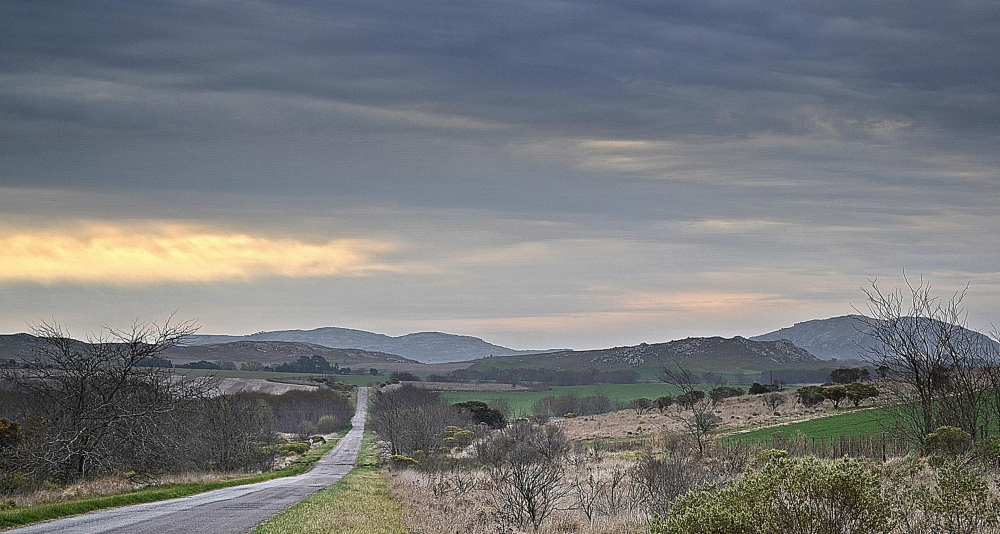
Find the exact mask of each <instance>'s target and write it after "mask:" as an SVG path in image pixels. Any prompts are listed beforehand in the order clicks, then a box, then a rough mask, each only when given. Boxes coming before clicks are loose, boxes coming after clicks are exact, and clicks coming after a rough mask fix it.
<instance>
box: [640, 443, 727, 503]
mask: <svg viewBox="0 0 1000 534" xmlns="http://www.w3.org/2000/svg"><path fill="white" fill-rule="evenodd" d="M630 476H631V479H632V483H633V485H634V486H635V487H636V488H637V489H638V490H639V499H640V501H641V504H642V508H643V511H644V512H645V513H646V514H647V515H649V516H652V515H654V514H664V513H666V511H667V509H668V508H670V503H671V502H672V501H673V500H674V499H676V498H677V496H679V495H681V494H683V493H686V492H688V491H689V490H692V489H694V488H696V487H698V486H700V485H702V484H704V483H705V482H706V481H708V478H709V474H708V471H706V470H705V468H704V467H703V466H702V465H701V464H700V463H699V462H698V461H697V460H695V459H693V458H691V457H689V456H687V455H683V454H662V455H652V454H649V453H646V454H642V455H640V456H639V459H638V460H637V461H636V463H635V465H633V466H632V470H631V473H630Z"/></svg>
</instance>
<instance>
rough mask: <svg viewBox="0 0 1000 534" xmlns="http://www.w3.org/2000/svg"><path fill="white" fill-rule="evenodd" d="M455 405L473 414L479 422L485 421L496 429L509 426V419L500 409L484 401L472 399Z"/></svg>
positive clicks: (485, 423) (484, 422)
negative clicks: (491, 406)
mask: <svg viewBox="0 0 1000 534" xmlns="http://www.w3.org/2000/svg"><path fill="white" fill-rule="evenodd" d="M453 406H454V407H456V408H458V409H459V410H463V411H465V412H466V413H468V414H469V415H471V416H472V418H473V419H474V420H475V421H476V422H477V423H483V424H484V425H486V426H488V427H490V428H494V429H495V428H503V427H505V426H507V419H506V418H505V417H504V416H503V414H502V413H500V411H499V410H495V409H493V408H490V407H489V405H488V404H486V403H485V402H483V401H477V400H471V401H465V402H459V403H456V404H453Z"/></svg>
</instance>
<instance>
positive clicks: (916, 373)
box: [861, 279, 1000, 442]
mask: <svg viewBox="0 0 1000 534" xmlns="http://www.w3.org/2000/svg"><path fill="white" fill-rule="evenodd" d="M863 289H864V291H865V295H866V296H867V299H868V311H869V316H868V317H862V318H861V321H862V324H863V331H864V333H866V334H867V335H868V336H870V337H871V338H872V340H873V341H874V343H873V344H872V347H871V348H870V349H868V350H867V352H866V354H864V355H863V357H864V359H865V360H866V363H868V364H870V365H871V366H872V367H874V368H875V369H876V370H877V371H878V373H877V374H878V376H879V382H880V383H879V388H878V389H879V391H881V392H882V396H883V397H885V398H886V400H887V401H888V402H887V404H888V406H889V409H891V410H892V411H893V412H895V414H896V416H897V417H896V419H897V420H898V421H900V422H901V425H900V427H901V430H902V431H903V432H904V433H905V434H906V435H907V436H908V437H910V438H911V439H913V440H914V441H916V442H922V440H923V438H924V437H925V436H927V435H928V434H930V433H931V432H933V431H934V430H935V429H936V428H938V427H940V426H943V425H951V426H956V427H959V428H962V429H964V430H966V431H967V432H969V433H970V434H972V435H973V436H976V435H980V434H982V433H983V432H982V431H981V430H982V429H984V428H985V427H987V426H988V425H987V423H988V418H989V416H990V411H989V402H990V398H991V390H992V389H994V387H995V386H996V385H1000V379H997V380H993V379H992V378H991V377H994V376H996V373H994V372H991V370H994V369H996V360H995V359H994V358H993V354H992V353H993V352H995V349H994V348H993V346H992V345H991V343H990V341H989V339H988V338H986V337H985V336H983V335H981V334H979V333H977V332H973V331H971V330H969V329H967V328H966V314H965V312H964V310H963V309H962V306H961V303H962V300H963V298H964V296H965V291H964V290H963V291H961V292H958V293H955V294H954V295H952V297H951V298H950V299H948V300H942V299H940V298H938V297H936V296H933V295H932V294H931V287H930V284H927V283H926V282H924V281H923V280H922V279H921V280H920V282H919V284H917V285H913V284H911V283H910V281H909V280H907V281H906V290H905V291H904V290H902V289H896V290H894V291H892V292H883V291H882V290H881V289H880V288H879V287H878V285H877V283H876V282H875V281H872V282H871V286H870V287H868V288H863ZM991 380H993V381H994V383H993V384H991ZM998 415H1000V414H998Z"/></svg>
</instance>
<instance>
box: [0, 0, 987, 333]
mask: <svg viewBox="0 0 1000 534" xmlns="http://www.w3.org/2000/svg"><path fill="white" fill-rule="evenodd" d="M998 21H1000V4H997V3H996V2H990V1H981V2H977V1H961V2H929V1H928V2H923V1H918V2H913V1H907V2H897V1H885V2H861V1H845V2H819V1H788V2H764V1H750V2H746V1H704V0H686V1H671V2H660V1H644V2H587V1H495V2H460V1H447V2H446V1H435V0H431V1H426V2H403V1H388V2H380V1H372V0H365V1H358V2H320V1H315V2H236V1H213V2H207V1H206V2H197V1H190V2H100V1H98V2H85V3H77V2H14V1H11V2H4V3H3V4H0V188H3V187H7V188H9V189H7V191H19V192H21V193H19V194H23V195H25V196H24V198H27V197H32V198H35V197H33V196H32V195H35V194H36V193H37V194H39V195H43V196H44V195H45V194H48V193H45V192H46V191H59V192H61V193H53V194H62V195H68V196H69V197H70V199H69V200H65V201H60V205H61V206H62V208H61V209H62V211H63V213H85V214H86V216H87V217H89V218H95V219H101V218H105V219H115V218H121V217H133V218H135V217H142V214H143V213H148V214H157V216H159V217H174V218H178V219H199V220H200V219H205V220H217V221H220V222H223V223H228V224H234V225H244V224H255V223H259V222H260V221H262V220H263V221H268V223H269V224H272V225H273V226H274V227H278V228H282V230H281V231H285V232H294V228H295V227H296V226H295V225H301V224H306V223H304V222H303V221H302V220H296V221H294V222H289V221H291V220H292V218H293V215H296V216H298V215H301V214H302V213H308V214H309V216H310V217H318V218H322V217H327V216H332V215H331V214H335V213H340V212H342V211H343V210H344V209H345V207H348V208H352V209H353V208H363V209H368V210H376V211H377V212H379V213H382V211H379V210H386V211H385V212H386V213H390V214H393V215H388V216H386V219H387V220H388V222H386V223H385V225H383V226H379V225H378V224H374V223H372V221H370V220H367V219H366V220H365V222H364V223H363V224H362V223H360V222H358V223H357V224H358V225H359V226H357V227H355V228H353V231H355V232H357V233H364V232H365V231H370V232H375V233H377V232H385V233H388V234H392V235H395V236H400V235H402V236H406V237H407V238H412V240H413V242H420V240H421V239H424V240H425V242H421V243H422V245H426V246H427V247H429V249H433V250H437V251H439V252H440V251H446V250H448V251H450V252H448V254H450V253H457V252H455V250H453V249H449V247H450V246H451V245H450V244H449V243H447V242H446V240H439V241H435V240H434V239H436V238H433V239H432V238H430V237H427V236H428V235H429V233H430V232H432V231H433V232H441V231H443V230H442V228H444V227H445V226H446V225H444V224H443V223H441V221H442V220H450V219H448V217H450V216H451V215H447V216H446V215H442V213H451V212H452V210H459V211H461V210H466V211H465V212H463V213H468V214H475V215H468V216H467V218H460V219H461V220H462V223H461V224H463V225H465V226H466V227H467V229H468V232H467V233H464V234H461V235H460V236H456V237H455V239H454V240H453V241H460V242H462V243H475V242H477V240H484V239H488V236H490V235H496V234H498V233H499V234H502V233H503V232H504V230H498V229H496V228H494V227H493V226H491V224H492V223H490V222H489V221H490V220H509V221H552V222H554V223H558V225H557V227H558V228H559V230H558V231H555V233H554V234H552V235H546V236H544V238H543V239H569V240H579V239H583V238H584V236H589V237H591V238H594V239H597V240H603V241H601V242H602V243H603V245H602V246H610V245H608V243H612V242H622V243H624V242H628V243H630V245H629V246H632V247H633V248H629V247H625V248H624V249H623V250H625V249H627V250H629V252H627V254H636V250H645V249H656V250H659V248H658V247H665V249H669V250H672V248H671V247H674V246H680V247H693V250H694V252H692V251H688V252H689V253H692V254H695V255H696V257H697V258H701V260H699V261H701V262H702V263H698V261H695V260H692V261H693V263H691V264H685V265H683V266H682V267H677V268H678V269H679V270H680V271H683V272H685V273H691V272H697V271H698V270H699V269H701V270H711V269H712V268H714V267H716V266H719V265H723V264H724V265H725V267H726V268H727V269H730V270H736V269H738V266H739V265H746V266H747V269H759V270H761V271H767V270H769V269H778V268H779V267H777V266H779V265H780V266H782V267H781V268H785V267H787V268H788V269H791V270H795V269H801V270H810V269H812V270H816V269H820V268H824V269H825V268H829V269H830V271H831V272H833V273H835V274H836V276H842V278H837V280H839V281H842V280H844V279H851V280H854V279H853V278H851V276H856V275H857V274H858V273H862V274H879V273H882V272H885V271H888V272H895V273H898V269H899V268H901V267H911V268H913V267H914V265H913V263H917V264H918V265H917V266H916V268H922V266H926V268H927V269H929V270H931V271H933V272H937V273H949V272H950V273H952V274H953V275H954V276H953V277H954V278H956V279H961V278H963V277H964V278H965V279H966V280H968V279H977V280H985V281H986V282H985V283H986V284H996V285H997V286H998V287H1000V282H998V281H997V280H996V279H995V277H996V273H995V271H996V269H995V267H993V265H995V264H996V260H998V259H1000V258H997V256H996V254H997V253H996V252H994V251H995V250H997V248H1000V242H996V239H995V238H993V237H990V236H992V235H995V234H996V233H998V232H995V231H1000V222H998V219H997V217H996V216H995V215H994V214H993V210H994V209H995V205H996V204H997V201H998V200H1000V170H998V169H1000V155H998V153H997V151H996V147H997V146H1000V54H998V53H997V51H998V50H1000V22H998ZM39 191H41V193H38V192H39ZM185 192H186V193H185ZM192 192H193V193H192ZM92 194H97V195H98V196H100V195H118V196H111V197H107V198H122V199H128V200H127V202H128V205H129V207H128V208H127V209H116V208H107V207H100V206H104V203H102V202H97V203H95V202H93V201H92V200H91V201H84V200H78V201H77V203H76V204H75V205H74V203H73V198H78V199H84V198H91V199H93V198H94V197H92V196H88V195H92ZM184 194H194V195H195V196H198V195H202V198H203V199H220V200H218V203H217V204H215V205H212V201H211V200H205V201H204V202H203V203H198V202H185V201H177V199H178V198H180V197H182V196H183V195H184ZM234 197H239V198H242V199H243V200H239V201H236V203H235V204H232V202H233V198H234ZM19 198H20V197H19ZM222 199H225V200H222ZM0 200H2V199H0ZM88 202H90V204H88ZM122 202H126V201H124V200H123V201H122ZM113 203H114V202H112V204H113ZM14 204H15V202H14V201H11V202H8V203H6V204H5V203H2V202H0V216H8V217H21V218H23V217H30V216H31V214H30V213H28V212H30V211H31V209H33V208H17V207H14ZM43 204H44V203H41V204H39V206H41V205H43ZM32 205H34V204H32ZM234 205H236V206H246V208H245V209H234V208H233V206H234ZM87 206H90V207H87ZM38 209H40V210H41V209H43V208H38ZM18 210H20V211H18ZM41 214H42V212H41V211H39V212H38V213H37V214H36V215H38V216H39V217H42V215H41ZM46 215H51V214H46ZM463 217H466V216H463ZM359 220H360V219H359ZM706 221H707V222H708V223H711V224H715V223H716V222H718V224H719V225H721V226H711V224H709V227H710V228H711V229H712V230H711V231H705V232H703V233H702V232H700V231H699V232H691V231H688V230H685V228H688V227H686V226H683V225H695V226H696V227H697V225H699V224H703V223H705V224H708V223H706ZM0 222H2V220H0ZM338 224H339V223H338ZM562 225H565V226H562ZM677 225H681V226H677ZM744 225H749V226H746V227H744ZM529 226H530V225H529ZM338 228H352V223H350V222H344V223H343V224H342V225H340V226H338ZM487 228H489V229H487ZM526 228H527V227H526ZM531 228H534V227H531ZM566 228H572V229H573V230H572V231H569V230H566ZM699 228H700V227H699ZM720 228H721V229H723V230H720ZM747 228H749V229H747ZM413 229H417V230H413ZM411 230H413V235H410V234H409V233H408V232H410V231H411ZM534 231H535V230H529V229H522V230H517V231H514V230H510V232H511V235H510V238H509V240H508V241H510V242H506V241H505V242H504V243H503V244H504V245H505V246H506V245H511V246H513V245H516V244H517V243H518V242H526V241H531V240H532V239H535V238H536V237H537V236H535V235H534V234H533V232H534ZM421 232H422V233H421ZM972 234H976V235H972ZM615 240H618V241H615ZM573 242H574V243H576V242H578V241H573ZM495 244H496V243H495ZM588 246H590V245H588ZM593 246H594V247H597V248H599V247H598V246H597V245H593ZM556 248H558V247H556ZM597 248H595V249H594V250H597ZM970 249H974V250H975V253H969V254H963V253H962V251H963V250H965V251H968V250H970ZM560 250H561V249H560ZM441 254H442V255H447V254H445V252H441ZM594 254H598V252H594ZM623 254H626V252H623ZM640 255H641V254H640ZM583 256H586V254H584V255H583ZM586 257H589V256H586ZM636 261H637V262H638V263H636V264H634V265H633V264H628V265H625V266H622V267H620V268H621V269H623V270H625V271H629V270H633V269H634V271H635V272H636V273H643V276H645V277H646V278H644V279H641V277H640V276H639V275H638V274H636V275H635V276H634V277H633V278H631V279H629V280H624V279H623V280H620V281H618V282H616V283H617V284H618V286H616V287H618V289H619V290H624V289H623V288H626V289H627V288H632V289H635V290H636V291H639V290H649V289H650V288H651V286H652V285H655V283H656V282H648V283H647V282H644V281H641V280H659V281H662V280H663V278H662V277H665V276H668V274H669V272H668V271H669V270H670V269H671V268H673V267H672V266H669V265H667V266H664V267H663V270H661V271H657V270H656V269H653V268H648V267H646V265H648V264H649V262H653V260H649V259H643V260H641V261H640V260H636ZM644 262H645V263H644ZM796 262H799V263H796ZM640 263H641V265H640ZM654 263H655V262H654ZM609 269H612V270H613V268H611V267H609ZM872 271H877V272H875V273H873V272H872ZM505 272H506V271H504V272H498V273H497V276H499V277H501V278H502V277H504V276H507V277H508V279H510V277H514V276H520V275H519V274H512V273H513V271H510V272H506V274H504V273H505ZM546 272H547V273H548V274H547V275H545V274H539V273H535V274H534V275H533V276H535V277H536V278H537V279H538V280H542V281H544V280H549V281H550V282H552V283H553V284H554V285H558V284H556V281H557V278H559V280H558V282H559V283H562V282H564V280H563V279H562V278H560V277H564V274H560V271H559V267H558V264H557V263H555V262H554V263H553V264H552V268H551V270H549V271H546ZM848 273H849V274H848ZM574 276H578V278H574V279H573V280H574V281H575V282H574V283H578V284H579V285H580V286H586V287H591V286H594V285H599V284H597V283H596V282H595V281H594V280H590V279H588V278H587V277H586V276H584V275H582V274H580V273H577V274H576V275H574ZM945 276H946V277H947V276H952V275H951V274H949V275H945ZM658 277H659V278H658ZM540 283H541V282H540ZM706 283H708V282H706ZM711 283H717V282H716V281H712V282H711ZM803 283H805V282H803ZM401 284H402V283H401ZM644 284H645V285H644ZM612 285H614V284H612ZM807 285H808V284H807ZM854 285H855V283H854V282H851V287H854ZM404 286H405V284H402V285H401V286H400V287H401V288H402V287H404ZM640 286H641V287H640ZM407 287H408V286H407ZM358 288H362V289H358ZM355 289H356V290H358V291H363V286H358V287H356V288H355ZM452 289H453V290H454V291H457V292H459V293H461V292H462V291H470V289H469V288H468V287H466V288H464V289H456V288H452ZM800 289H801V288H800ZM800 289H795V290H790V291H791V292H796V291H798V293H796V294H798V295H807V294H810V293H809V291H811V290H805V289H801V290H800ZM536 290H538V288H535V287H533V288H532V289H531V291H529V290H525V291H524V294H523V295H520V297H518V298H519V299H523V300H518V299H514V300H512V301H511V302H515V303H516V302H527V300H530V299H529V297H530V295H532V294H533V293H532V291H536ZM567 291H568V290H567ZM769 291H770V290H769ZM29 292H30V291H29ZM399 292H400V294H399V295H397V296H398V297H399V298H400V299H404V300H405V297H404V296H402V294H403V293H405V292H406V290H404V289H399ZM772 292H773V291H772ZM415 294H416V293H415ZM420 295H421V296H422V298H426V297H427V294H426V293H420ZM151 298H153V297H151ZM413 298H416V297H413ZM498 298H499V297H498ZM803 298H804V297H803ZM553 299H554V300H552V301H551V302H559V303H562V302H564V301H563V300H560V298H556V297H553ZM551 302H550V304H551ZM464 306H466V305H465V304H462V305H458V304H456V303H455V302H452V301H448V302H447V303H446V304H445V305H443V309H444V308H448V307H453V308H456V309H462V310H465V311H462V312H461V313H460V315H463V314H464V315H463V316H468V315H476V314H477V313H479V314H484V313H486V312H481V311H480V312H477V311H474V310H475V306H472V305H469V306H468V307H464ZM525 306H526V307H527V308H530V306H529V305H527V304H525ZM557 307H558V306H556V308H557ZM402 308H406V306H402ZM527 308H525V309H527ZM414 309H418V308H414ZM516 309H518V307H517V306H516V305H515V304H511V305H510V310H508V311H509V314H511V315H515V314H516V313H518V312H516V311H515V310H516ZM544 309H545V312H546V313H554V309H555V308H544ZM591 311H593V310H591ZM521 313H527V312H525V311H524V310H522V312H521ZM358 321H359V322H360V321H361V319H358ZM356 324H357V325H358V326H363V325H361V324H360V323H356ZM775 326H781V325H775ZM750 333H754V332H750ZM557 344H558V343H557Z"/></svg>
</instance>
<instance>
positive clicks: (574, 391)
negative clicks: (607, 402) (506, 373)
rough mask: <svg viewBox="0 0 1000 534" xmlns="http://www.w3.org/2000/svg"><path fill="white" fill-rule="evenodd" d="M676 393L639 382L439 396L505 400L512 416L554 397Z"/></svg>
mask: <svg viewBox="0 0 1000 534" xmlns="http://www.w3.org/2000/svg"><path fill="white" fill-rule="evenodd" d="M675 393H676V391H675V389H674V388H673V387H671V386H669V385H667V384H664V383H662V382H642V383H638V384H592V385H586V386H552V389H550V390H548V391H515V392H503V393H494V392H487V391H449V392H445V393H442V394H441V396H442V397H443V398H444V399H445V400H446V401H448V402H451V403H456V402H464V401H468V400H480V401H484V402H489V401H491V400H493V399H497V398H502V399H506V400H507V402H509V403H510V404H511V407H513V408H514V413H515V414H516V415H523V414H530V413H532V406H533V405H534V404H535V403H536V402H538V401H540V400H542V399H543V398H545V397H558V396H560V395H576V396H578V397H586V396H590V395H606V396H607V397H608V398H610V399H611V400H612V401H617V402H629V401H632V400H635V399H638V398H640V397H646V398H649V399H655V398H656V397H659V396H661V395H673V394H675Z"/></svg>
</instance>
